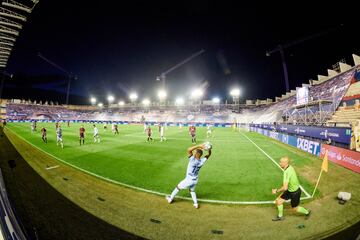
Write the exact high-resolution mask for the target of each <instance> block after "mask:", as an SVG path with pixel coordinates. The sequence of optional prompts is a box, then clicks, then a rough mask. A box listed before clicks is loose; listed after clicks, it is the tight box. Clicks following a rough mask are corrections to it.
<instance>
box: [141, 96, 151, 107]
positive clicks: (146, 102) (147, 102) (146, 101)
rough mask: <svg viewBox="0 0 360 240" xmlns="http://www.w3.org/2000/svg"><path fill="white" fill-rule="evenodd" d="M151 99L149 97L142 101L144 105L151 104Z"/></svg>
mask: <svg viewBox="0 0 360 240" xmlns="http://www.w3.org/2000/svg"><path fill="white" fill-rule="evenodd" d="M150 103H151V102H150V100H149V99H147V98H145V99H144V100H143V101H142V104H143V105H144V106H146V107H147V106H149V105H150Z"/></svg>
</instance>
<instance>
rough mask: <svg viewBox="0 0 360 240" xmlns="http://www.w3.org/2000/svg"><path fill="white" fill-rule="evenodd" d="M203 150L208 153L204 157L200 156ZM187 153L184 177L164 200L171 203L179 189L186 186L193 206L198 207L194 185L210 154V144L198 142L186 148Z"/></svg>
mask: <svg viewBox="0 0 360 240" xmlns="http://www.w3.org/2000/svg"><path fill="white" fill-rule="evenodd" d="M203 150H207V151H208V154H207V155H206V156H205V157H203V158H201V156H202V155H203ZM194 152H195V153H194ZM187 154H188V159H189V163H188V167H187V170H186V177H185V179H184V180H182V181H181V182H180V183H179V184H178V185H177V186H176V188H175V189H174V190H173V191H172V193H171V195H170V196H166V200H167V201H168V203H171V202H172V201H173V199H174V197H175V196H176V194H177V193H178V192H179V191H180V190H182V189H186V188H188V189H189V191H190V195H191V198H192V200H193V202H194V207H195V208H199V205H198V202H197V198H196V193H195V187H196V185H197V183H198V179H199V171H200V169H201V167H202V166H203V165H204V164H205V162H206V161H207V160H208V159H209V157H210V155H211V145H210V146H209V145H206V144H200V145H197V146H193V147H190V148H188V150H187Z"/></svg>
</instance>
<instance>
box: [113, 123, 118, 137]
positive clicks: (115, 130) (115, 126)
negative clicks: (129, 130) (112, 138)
mask: <svg viewBox="0 0 360 240" xmlns="http://www.w3.org/2000/svg"><path fill="white" fill-rule="evenodd" d="M114 134H115V135H118V134H119V129H118V125H117V124H114Z"/></svg>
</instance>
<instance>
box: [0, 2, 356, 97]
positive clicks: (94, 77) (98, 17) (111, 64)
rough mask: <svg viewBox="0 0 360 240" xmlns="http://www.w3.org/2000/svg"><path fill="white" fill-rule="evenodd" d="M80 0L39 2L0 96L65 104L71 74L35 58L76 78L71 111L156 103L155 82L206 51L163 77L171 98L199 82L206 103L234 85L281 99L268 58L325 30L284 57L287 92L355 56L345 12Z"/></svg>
mask: <svg viewBox="0 0 360 240" xmlns="http://www.w3.org/2000/svg"><path fill="white" fill-rule="evenodd" d="M86 2H89V1H74V0H62V1H46V0H40V3H39V4H38V5H37V6H36V7H35V9H34V11H33V13H32V14H31V16H30V17H29V19H28V22H27V23H26V25H25V26H24V29H23V30H22V31H21V33H20V36H19V37H18V39H17V42H16V45H15V47H14V50H13V52H12V55H11V57H10V60H9V62H8V66H7V69H6V71H7V72H9V73H13V74H14V77H13V78H12V79H6V85H5V90H4V97H7V98H26V99H29V98H30V99H37V100H43V101H44V100H57V101H59V102H62V103H64V102H65V91H66V81H67V75H66V74H64V73H62V72H61V71H59V70H58V69H56V68H54V67H53V66H51V65H49V64H48V63H46V62H45V61H43V60H42V59H40V58H39V57H38V56H37V54H38V52H41V54H42V55H44V56H45V57H47V58H49V59H51V60H52V61H53V62H56V63H57V64H58V65H60V66H62V67H63V68H64V69H66V70H67V71H69V72H72V73H73V74H75V75H77V76H78V78H77V79H76V80H73V85H72V89H71V98H70V102H71V103H74V104H87V103H88V99H89V96H95V97H97V98H98V99H99V100H101V99H102V98H103V99H105V97H106V96H107V95H108V94H110V93H111V94H113V95H114V96H115V97H116V99H117V100H119V99H122V100H126V101H128V97H127V96H128V94H129V92H130V91H136V92H138V94H139V99H140V100H141V99H142V98H144V97H149V98H151V99H156V89H158V88H159V87H160V84H159V82H157V81H155V79H156V76H158V75H159V74H160V73H162V72H163V71H165V70H167V69H168V68H170V67H172V66H173V65H175V64H176V63H178V62H180V61H181V60H183V59H184V58H187V57H188V56H190V55H191V54H193V53H194V52H197V51H199V50H201V49H204V50H205V53H204V54H202V55H200V56H198V57H197V58H195V59H194V60H192V61H191V62H189V63H187V64H186V65H183V66H182V67H180V68H178V69H177V70H175V71H173V72H171V73H169V74H168V75H167V90H168V95H170V98H175V97H177V96H185V97H186V94H189V93H190V89H191V88H194V87H196V86H200V85H203V84H204V83H207V84H208V85H207V86H208V87H207V89H206V96H205V98H207V99H211V98H212V97H214V96H219V97H220V98H222V99H223V100H225V99H226V98H228V99H230V97H229V94H228V93H229V90H230V89H231V88H232V87H234V86H238V87H240V88H241V89H242V99H243V100H244V99H256V98H266V97H270V98H274V97H275V96H280V95H281V94H283V93H284V92H285V84H284V78H283V70H282V65H281V59H280V55H279V53H275V54H273V55H272V56H270V57H267V56H266V55H265V52H266V51H267V50H271V49H273V48H275V47H276V46H277V45H278V44H286V43H289V42H292V41H294V40H297V39H299V38H302V37H304V36H309V35H313V34H317V33H319V32H323V31H325V32H327V31H328V30H329V29H331V30H330V31H328V32H327V33H325V34H324V35H322V36H320V37H317V38H314V39H311V40H308V41H305V42H303V43H301V44H298V45H295V46H293V47H291V48H288V49H286V50H285V53H286V60H287V64H288V71H289V79H290V87H291V89H295V87H297V86H301V84H302V83H308V80H309V79H311V78H312V79H315V78H316V76H317V74H323V75H326V74H327V72H326V69H328V68H331V67H332V65H333V64H335V63H336V62H338V61H339V60H340V59H343V58H345V59H346V61H347V63H349V64H351V65H352V64H353V63H352V60H351V54H352V53H357V54H360V47H359V46H360V45H359V40H358V37H356V36H359V27H358V26H356V25H355V24H354V23H352V20H353V19H351V17H352V16H354V18H355V16H356V14H355V13H351V12H352V11H353V10H352V8H351V6H350V7H346V8H345V9H344V10H343V9H339V8H338V7H335V6H330V7H328V8H324V7H322V8H321V9H320V8H318V7H314V6H299V5H296V4H294V3H291V5H288V6H286V5H285V6H284V5H282V6H274V5H272V6H264V5H263V4H258V6H245V5H240V6H239V2H235V1H234V2H226V1H218V3H216V4H215V3H206V2H202V3H200V2H198V3H192V2H186V1H178V2H175V1H172V2H170V1H168V2H155V1H129V2H131V4H130V3H129V2H126V1H91V3H86ZM343 13H346V14H344V15H346V16H347V17H346V18H344V17H343ZM349 17H350V18H349ZM224 62H226V64H224ZM30 89H31V90H30ZM103 101H104V100H103Z"/></svg>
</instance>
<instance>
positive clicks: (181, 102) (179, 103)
mask: <svg viewBox="0 0 360 240" xmlns="http://www.w3.org/2000/svg"><path fill="white" fill-rule="evenodd" d="M184 103H185V101H184V98H182V97H178V98H176V99H175V105H176V106H182V105H184Z"/></svg>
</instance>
